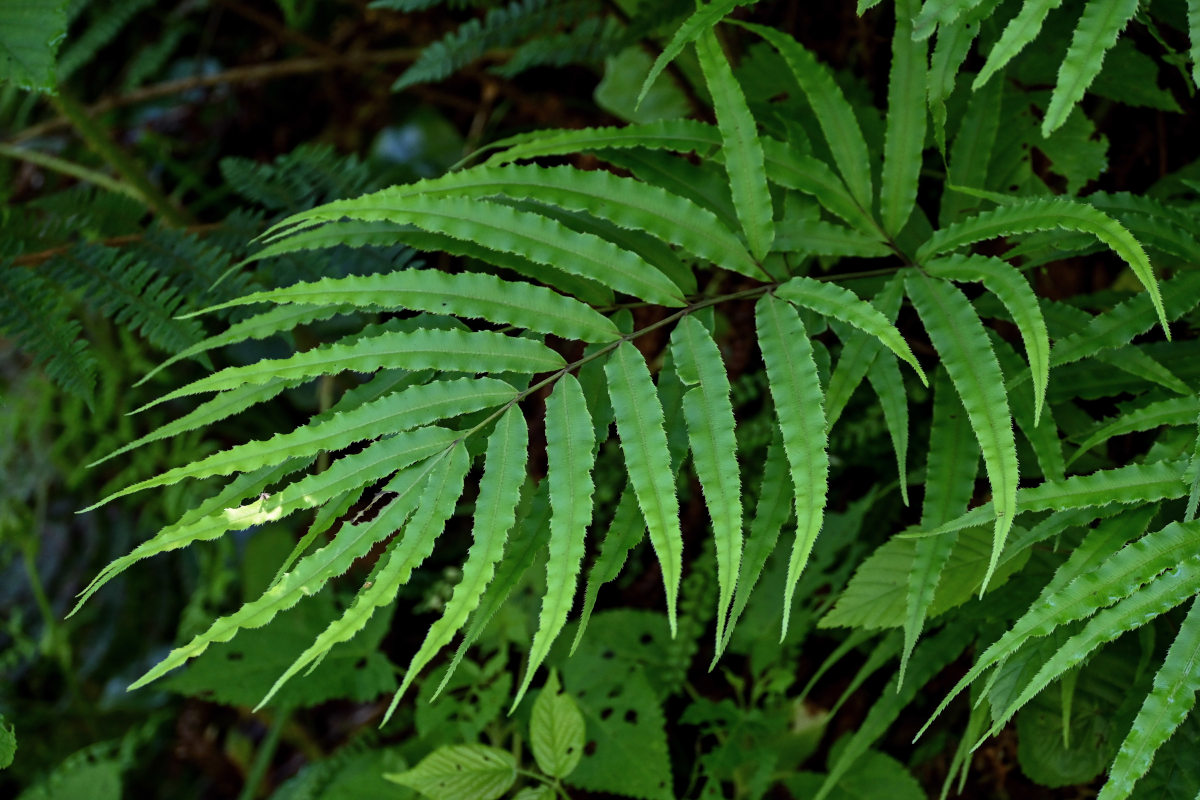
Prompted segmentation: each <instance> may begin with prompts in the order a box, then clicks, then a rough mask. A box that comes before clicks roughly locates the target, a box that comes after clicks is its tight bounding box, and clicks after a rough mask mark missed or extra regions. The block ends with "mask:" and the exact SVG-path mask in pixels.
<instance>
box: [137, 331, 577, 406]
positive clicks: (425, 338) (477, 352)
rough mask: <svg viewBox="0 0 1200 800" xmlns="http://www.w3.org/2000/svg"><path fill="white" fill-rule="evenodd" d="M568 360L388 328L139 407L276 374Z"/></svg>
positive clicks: (504, 343) (559, 364) (500, 366)
mask: <svg viewBox="0 0 1200 800" xmlns="http://www.w3.org/2000/svg"><path fill="white" fill-rule="evenodd" d="M566 363H567V362H566V361H564V360H563V357H562V356H560V355H559V354H558V353H556V352H554V351H553V350H551V349H550V348H548V347H546V346H545V345H543V344H541V343H539V342H534V341H531V340H529V339H521V338H517V337H513V336H506V335H504V334H502V333H494V332H492V331H443V330H428V329H424V330H416V331H413V332H411V333H409V332H407V331H387V332H384V333H381V334H378V335H376V336H370V337H366V338H362V339H357V340H355V341H352V342H350V343H348V344H343V343H340V342H339V343H335V344H329V345H324V346H322V347H316V348H313V349H312V350H306V351H304V352H302V353H297V354H296V355H294V356H290V357H288V358H280V359H264V360H263V361H259V362H257V363H255V364H248V365H246V366H243V367H228V368H226V369H223V370H221V371H220V372H217V373H214V374H212V375H209V376H208V377H206V378H201V379H200V380H198V381H194V382H192V383H190V384H188V385H187V386H184V387H183V388H181V389H176V390H175V391H173V392H171V393H169V394H166V395H164V396H163V397H160V398H159V399H158V400H155V401H154V402H152V403H148V404H147V405H145V406H143V407H142V408H140V409H138V410H139V411H142V410H145V409H147V408H150V407H152V406H156V405H158V404H159V403H163V402H166V401H168V400H174V399H175V398H177V397H187V396H188V395H193V394H199V393H200V392H213V391H222V390H224V389H232V388H234V387H237V386H241V385H243V384H248V383H251V384H253V383H267V382H268V381H272V380H275V379H277V378H279V379H283V380H293V379H296V378H308V377H312V376H314V375H324V374H330V373H337V372H344V371H347V370H349V371H354V372H374V371H375V370H378V369H395V368H400V369H438V370H442V371H445V372H467V373H476V372H519V373H524V374H529V373H539V372H551V371H554V370H558V369H562V368H563V367H564V366H566Z"/></svg>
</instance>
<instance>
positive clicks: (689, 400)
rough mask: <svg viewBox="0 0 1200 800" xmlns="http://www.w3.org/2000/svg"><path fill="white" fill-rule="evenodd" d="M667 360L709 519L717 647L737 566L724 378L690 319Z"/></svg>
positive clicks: (713, 351)
mask: <svg viewBox="0 0 1200 800" xmlns="http://www.w3.org/2000/svg"><path fill="white" fill-rule="evenodd" d="M671 356H672V358H673V359H674V361H675V372H676V374H677V375H678V376H679V379H680V380H681V381H683V383H684V385H685V386H688V387H690V388H689V389H688V391H687V393H686V394H684V396H683V415H684V418H685V419H686V421H687V429H688V440H689V442H690V443H691V449H692V463H693V464H694V465H695V468H696V477H697V478H699V480H700V488H701V490H702V491H703V492H704V500H705V503H706V504H707V506H708V513H709V514H710V515H711V517H712V524H713V538H714V539H715V542H716V550H717V586H718V587H719V596H718V599H717V642H718V643H719V642H721V641H723V640H724V638H725V621H726V619H727V618H728V615H729V607H730V604H731V603H732V602H733V592H734V588H735V585H736V583H737V577H738V570H739V568H740V566H741V561H742V481H741V476H740V474H739V470H738V460H737V439H736V437H735V435H734V419H733V405H732V403H731V402H730V399H729V392H730V387H729V377H728V376H727V374H726V372H725V364H724V362H723V361H722V360H721V351H720V349H719V348H718V347H717V343H716V342H714V341H713V339H712V336H710V335H709V333H708V330H707V329H706V328H705V327H704V326H703V325H702V324H700V322H699V321H698V320H696V319H695V317H684V318H683V319H682V320H680V322H679V324H678V325H677V326H675V330H674V331H673V332H672V334H671Z"/></svg>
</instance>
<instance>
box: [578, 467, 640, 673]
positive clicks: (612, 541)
mask: <svg viewBox="0 0 1200 800" xmlns="http://www.w3.org/2000/svg"><path fill="white" fill-rule="evenodd" d="M645 535H646V520H645V518H644V517H643V516H642V513H641V509H640V508H639V507H638V501H637V493H636V492H635V491H634V489H633V486H632V484H626V486H625V489H624V490H623V491H622V492H621V499H620V500H618V501H617V510H616V511H615V512H613V519H612V523H611V524H610V525H609V526H608V533H607V535H605V537H604V541H603V542H602V543H601V545H600V555H598V556H597V557H596V561H595V562H594V563H593V564H592V568H591V569H590V570H589V571H588V579H587V589H586V590H585V591H584V594H583V609H582V610H581V611H580V613H579V626H578V627H577V628H576V629H575V639H574V641H573V642H571V654H572V655H574V653H575V649H576V648H577V647H579V642H580V641H581V640H582V639H583V632H584V631H585V630H587V626H588V621H589V620H590V619H591V618H592V610H593V609H594V608H595V607H596V599H597V598H598V597H599V595H600V587H601V586H603V585H604V584H606V583H609V582H610V581H612V580H614V579H615V578H616V577H617V576H618V575H619V574H620V573H621V568H622V567H623V566H625V560H626V559H627V558H628V557H629V551H631V550H632V549H633V548H634V547H636V546H637V545H638V543H640V542H641V541H642V538H643V537H644V536H645Z"/></svg>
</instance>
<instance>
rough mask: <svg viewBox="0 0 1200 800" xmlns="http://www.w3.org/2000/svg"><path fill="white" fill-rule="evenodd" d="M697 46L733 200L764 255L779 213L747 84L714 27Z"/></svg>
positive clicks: (753, 246) (757, 250) (752, 248)
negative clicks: (727, 56)
mask: <svg viewBox="0 0 1200 800" xmlns="http://www.w3.org/2000/svg"><path fill="white" fill-rule="evenodd" d="M696 52H697V53H699V55H700V67H701V69H702V70H703V71H704V80H705V82H706V83H707V84H708V91H709V93H710V94H711V95H712V98H713V105H714V107H715V110H716V114H717V127H718V128H719V129H720V131H721V142H722V144H721V150H722V152H723V153H724V156H725V170H726V171H727V172H728V173H729V189H730V192H731V193H732V195H733V205H734V208H735V209H736V210H737V215H738V219H739V220H741V223H742V230H743V231H744V232H745V234H746V240H747V241H748V242H749V243H750V252H751V253H753V254H754V257H755V258H756V259H758V260H759V261H761V260H762V259H764V258H766V256H767V253H768V252H770V250H771V242H772V240H773V239H774V238H775V226H774V224H773V223H772V220H773V219H774V216H775V213H774V210H773V209H772V207H771V192H770V191H769V190H768V189H767V172H766V168H765V167H764V166H763V149H762V143H761V142H760V141H759V138H758V129H757V126H756V125H755V123H754V117H753V116H752V115H751V114H750V107H749V106H747V105H746V96H745V94H743V93H742V87H741V86H739V85H738V82H737V79H736V78H734V77H733V69H732V68H731V67H730V66H729V62H728V61H727V60H726V59H725V53H724V52H723V51H722V50H721V45H720V43H718V42H717V35H716V34H715V33H713V31H712V30H711V29H709V30H706V31H704V32H703V33H701V34H700V36H699V38H698V39H697V40H696Z"/></svg>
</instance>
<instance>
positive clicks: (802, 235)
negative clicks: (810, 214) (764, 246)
mask: <svg viewBox="0 0 1200 800" xmlns="http://www.w3.org/2000/svg"><path fill="white" fill-rule="evenodd" d="M778 228H779V232H778V233H777V234H776V235H775V243H774V245H773V247H772V249H773V250H775V251H776V252H779V253H806V254H808V255H814V256H859V257H863V258H880V257H883V256H889V255H891V254H892V250H891V248H890V247H888V246H887V245H886V244H884V243H883V242H881V241H879V239H877V238H875V237H873V236H869V235H864V234H862V233H859V232H858V231H856V230H854V229H852V228H846V227H843V226H841V225H835V224H834V223H832V222H825V221H824V220H819V219H815V220H814V219H792V220H781V221H780V222H779V226H778Z"/></svg>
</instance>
